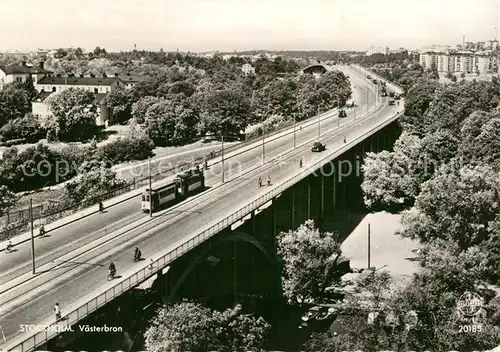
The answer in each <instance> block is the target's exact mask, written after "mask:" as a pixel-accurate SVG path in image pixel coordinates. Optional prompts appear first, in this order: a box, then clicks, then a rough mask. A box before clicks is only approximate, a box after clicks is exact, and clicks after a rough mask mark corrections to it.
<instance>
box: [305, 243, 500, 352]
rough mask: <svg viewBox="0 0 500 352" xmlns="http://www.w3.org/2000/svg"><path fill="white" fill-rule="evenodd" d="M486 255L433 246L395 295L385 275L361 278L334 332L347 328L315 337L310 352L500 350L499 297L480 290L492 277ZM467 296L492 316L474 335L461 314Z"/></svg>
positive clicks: (340, 312)
mask: <svg viewBox="0 0 500 352" xmlns="http://www.w3.org/2000/svg"><path fill="white" fill-rule="evenodd" d="M487 256H488V255H487V254H486V253H483V252H482V251H481V250H480V249H479V248H477V247H476V248H471V249H469V250H468V251H466V252H462V251H461V249H460V248H459V246H457V245H455V244H453V243H441V244H440V245H439V246H430V247H428V248H427V249H426V252H425V254H424V256H423V258H422V259H423V260H422V265H423V267H422V269H421V270H420V271H419V273H417V274H414V276H413V278H412V280H411V282H410V283H409V284H408V285H406V286H405V287H402V288H400V289H396V290H392V289H391V288H390V285H389V283H390V280H387V276H386V277H384V273H383V272H382V273H377V272H374V273H372V274H369V275H367V276H363V275H360V276H359V277H358V278H357V279H356V280H355V283H354V289H352V290H350V292H352V293H350V294H348V295H347V296H346V298H345V299H344V302H343V303H342V304H341V305H340V306H339V307H338V308H339V309H338V315H337V318H336V320H335V322H334V323H333V324H332V327H331V329H337V327H339V326H343V327H344V329H341V331H340V332H339V333H338V335H337V336H335V337H333V336H331V335H330V334H329V333H326V334H316V335H313V336H312V338H311V339H310V341H308V343H307V347H306V350H311V351H324V352H330V351H331V352H337V351H344V350H363V351H364V350H367V351H377V350H395V351H406V350H418V351H423V350H439V351H449V350H460V351H472V350H486V349H491V348H493V347H494V346H497V345H498V344H499V343H500V329H499V327H498V321H496V319H497V317H498V313H497V312H498V308H495V307H496V305H497V304H498V303H497V302H495V300H492V298H493V296H494V294H492V293H491V292H490V291H488V290H484V289H480V288H479V287H480V285H481V284H482V280H483V279H484V277H485V273H486V272H487ZM373 290H375V291H380V292H382V294H381V295H379V296H378V299H377V295H374V294H373V293H370V292H369V291H373ZM467 291H469V292H474V293H476V294H479V295H480V296H481V297H483V298H484V300H485V302H484V306H483V309H485V310H486V311H488V315H487V319H486V321H484V322H483V325H482V330H481V331H477V332H476V333H473V334H472V333H471V334H468V333H463V332H460V329H459V326H460V325H465V324H471V322H470V320H469V321H467V320H465V319H464V317H463V316H462V315H460V314H459V313H458V312H459V311H458V310H457V306H458V305H457V304H458V302H459V300H460V297H461V296H462V295H463V294H464V293H465V292H467ZM377 301H378V302H377ZM369 314H370V315H371V319H368V318H370V315H369ZM409 314H411V315H413V316H414V317H416V318H417V320H416V321H415V323H416V324H414V325H413V326H411V325H407V320H406V317H407V316H408V315H409ZM388 323H392V324H391V325H392V326H391V325H389V324H388Z"/></svg>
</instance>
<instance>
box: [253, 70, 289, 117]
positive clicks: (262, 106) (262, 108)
mask: <svg viewBox="0 0 500 352" xmlns="http://www.w3.org/2000/svg"><path fill="white" fill-rule="evenodd" d="M297 89H298V85H297V82H295V81H294V80H291V79H283V80H276V81H271V82H270V83H268V84H266V85H265V86H264V87H263V88H262V89H259V90H257V91H256V92H255V93H254V101H253V104H252V105H253V109H254V112H255V114H256V115H258V116H265V117H268V116H271V115H281V116H286V117H288V116H292V115H293V114H295V113H296V112H297V109H298V106H297ZM259 122H260V121H259Z"/></svg>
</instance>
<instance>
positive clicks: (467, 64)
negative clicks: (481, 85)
mask: <svg viewBox="0 0 500 352" xmlns="http://www.w3.org/2000/svg"><path fill="white" fill-rule="evenodd" d="M419 61H420V65H421V66H422V67H423V68H424V69H432V68H433V67H434V68H435V69H436V70H437V71H438V72H451V73H465V74H474V73H496V72H498V58H497V57H496V56H495V55H493V53H492V52H491V51H476V52H472V51H455V50H449V51H445V52H434V51H427V52H423V53H421V54H420V60H419Z"/></svg>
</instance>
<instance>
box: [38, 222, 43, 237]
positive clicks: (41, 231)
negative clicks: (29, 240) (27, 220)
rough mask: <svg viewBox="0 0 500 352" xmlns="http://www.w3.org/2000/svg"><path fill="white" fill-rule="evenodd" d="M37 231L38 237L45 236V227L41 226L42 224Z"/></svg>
mask: <svg viewBox="0 0 500 352" xmlns="http://www.w3.org/2000/svg"><path fill="white" fill-rule="evenodd" d="M38 232H39V234H40V237H43V236H45V227H44V226H43V224H42V226H40V230H39V231H38Z"/></svg>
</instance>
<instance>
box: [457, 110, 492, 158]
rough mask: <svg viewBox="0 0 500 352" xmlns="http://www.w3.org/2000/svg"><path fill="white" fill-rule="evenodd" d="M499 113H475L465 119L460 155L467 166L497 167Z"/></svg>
mask: <svg viewBox="0 0 500 352" xmlns="http://www.w3.org/2000/svg"><path fill="white" fill-rule="evenodd" d="M499 135H500V113H498V112H497V113H484V112H475V113H473V114H471V115H470V116H469V117H468V118H467V119H465V121H464V123H463V125H462V129H461V137H462V143H461V145H460V155H461V156H462V157H463V160H466V161H467V162H468V163H469V164H483V163H484V164H489V165H492V166H497V167H498V166H499V165H500V163H499V160H500V139H499V138H498V136H499Z"/></svg>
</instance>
